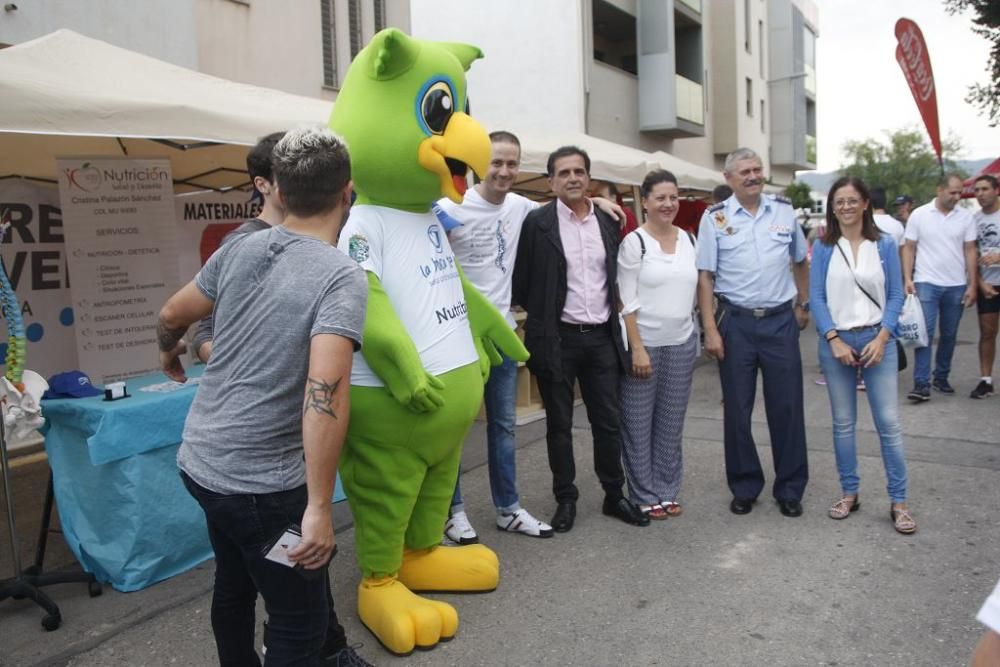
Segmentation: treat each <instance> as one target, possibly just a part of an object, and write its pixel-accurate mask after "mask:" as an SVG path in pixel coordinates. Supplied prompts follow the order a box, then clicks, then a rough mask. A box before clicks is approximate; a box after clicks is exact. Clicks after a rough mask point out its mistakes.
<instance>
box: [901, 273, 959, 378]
mask: <svg viewBox="0 0 1000 667" xmlns="http://www.w3.org/2000/svg"><path fill="white" fill-rule="evenodd" d="M916 288H917V298H918V299H920V306H921V308H923V310H924V320H925V321H926V322H927V347H918V348H917V349H916V352H914V354H913V356H914V362H913V384H914V385H917V386H920V385H926V384H930V381H931V379H930V378H931V345H932V344H933V343H934V329H935V327H936V326H937V325H938V323H939V322H940V327H941V336H940V338H939V339H938V347H937V355H936V356H935V357H934V379H935V380H947V379H948V373H950V372H951V357H952V355H953V354H954V353H955V338H956V337H957V336H958V323H959V321H961V319H962V311H963V310H965V307H964V306H962V295H963V294H965V285H956V286H954V287H940V286H938V285H932V284H931V283H916Z"/></svg>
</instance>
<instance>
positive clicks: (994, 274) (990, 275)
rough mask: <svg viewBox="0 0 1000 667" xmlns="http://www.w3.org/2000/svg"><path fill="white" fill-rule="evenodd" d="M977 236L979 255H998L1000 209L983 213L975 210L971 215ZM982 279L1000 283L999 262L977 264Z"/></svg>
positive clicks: (999, 250)
mask: <svg viewBox="0 0 1000 667" xmlns="http://www.w3.org/2000/svg"><path fill="white" fill-rule="evenodd" d="M973 218H975V220H976V229H977V234H978V238H979V256H980V257H986V256H988V255H992V256H994V257H997V256H1000V211H993V212H992V213H983V212H982V211H976V214H975V215H974V216H973ZM979 273H980V274H981V275H982V277H983V280H984V281H985V282H987V283H989V284H990V285H1000V264H991V265H990V266H983V265H980V266H979Z"/></svg>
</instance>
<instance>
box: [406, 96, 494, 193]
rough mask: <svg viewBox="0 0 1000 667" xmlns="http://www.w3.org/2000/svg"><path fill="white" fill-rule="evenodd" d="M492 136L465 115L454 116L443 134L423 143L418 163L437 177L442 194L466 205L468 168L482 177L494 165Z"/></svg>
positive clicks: (429, 138)
mask: <svg viewBox="0 0 1000 667" xmlns="http://www.w3.org/2000/svg"><path fill="white" fill-rule="evenodd" d="M491 150H492V146H491V145H490V135H488V134H487V133H486V130H484V129H483V126H482V125H480V124H479V123H477V122H476V121H474V120H473V119H472V117H471V116H469V115H467V114H464V113H462V112H456V113H454V114H452V116H451V118H450V119H449V120H448V124H447V125H446V126H445V129H444V133H443V134H433V135H431V136H429V137H427V138H426V139H424V140H423V141H421V142H420V145H419V147H418V148H417V162H418V163H419V164H420V166H421V167H423V168H424V169H426V170H427V171H429V172H431V173H432V174H436V175H437V177H438V179H439V180H440V181H441V194H443V195H444V196H445V197H447V198H448V199H450V200H452V201H453V202H455V203H456V204H461V203H462V197H463V195H464V194H465V190H466V180H465V175H466V172H467V171H468V168H470V167H471V168H472V171H474V172H475V173H476V175H477V176H478V177H479V178H483V177H484V176H485V175H486V170H487V169H488V168H489V165H490V152H491Z"/></svg>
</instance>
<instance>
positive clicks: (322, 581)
mask: <svg viewBox="0 0 1000 667" xmlns="http://www.w3.org/2000/svg"><path fill="white" fill-rule="evenodd" d="M181 479H182V480H183V481H184V486H186V487H187V490H188V492H189V493H190V494H191V495H192V496H194V499H195V500H197V501H198V504H200V505H201V507H202V509H203V510H204V511H205V518H206V519H207V521H208V536H209V539H210V540H211V541H212V549H213V550H214V551H215V593H214V595H213V596H212V631H213V632H214V634H215V645H216V648H217V649H218V651H219V663H220V664H221V665H223V667H228V666H229V665H232V666H233V667H246V666H251V667H252V666H254V665H256V666H259V665H260V659H259V658H258V657H257V652H256V651H255V650H254V630H255V624H256V621H255V619H254V607H255V605H256V602H257V593H260V594H261V596H262V597H263V598H264V606H265V608H266V609H267V616H268V620H267V630H266V632H265V633H264V644H265V646H267V655H266V664H268V665H310V666H311V665H314V664H317V663H318V661H319V659H320V656H321V655H330V654H331V653H333V652H334V651H336V650H338V649H340V648H343V647H344V646H346V645H347V638H346V637H345V635H344V629H343V627H341V625H340V623H339V622H338V621H337V615H336V613H335V612H334V609H333V596H332V595H331V593H330V579H329V574H328V573H327V572H326V571H324V573H323V576H322V577H315V578H313V579H306V578H304V577H302V576H301V575H299V574H298V573H297V572H296V571H295V570H293V569H292V568H290V567H286V566H284V565H281V564H279V563H275V562H272V561H269V560H267V559H265V558H264V551H263V550H264V548H265V547H266V546H267V545H268V544H269V543H271V542H272V541H273V540H274V539H275V538H277V537H278V536H279V535H280V534H281V533H282V532H283V531H284V530H285V528H287V527H288V526H289V525H290V524H296V525H298V524H299V522H300V521H301V520H302V514H303V512H305V509H306V502H307V499H308V496H307V493H306V487H305V486H304V485H303V486H300V487H298V488H295V489H291V490H289V491H282V492H279V493H266V494H259V495H223V494H220V493H215V492H214V491H209V490H208V489H206V488H204V487H202V486H200V485H199V484H197V483H196V482H195V481H194V480H192V479H191V478H190V477H188V476H187V475H185V474H184V473H183V472H182V473H181Z"/></svg>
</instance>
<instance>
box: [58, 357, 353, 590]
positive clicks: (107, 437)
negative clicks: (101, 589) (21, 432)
mask: <svg viewBox="0 0 1000 667" xmlns="http://www.w3.org/2000/svg"><path fill="white" fill-rule="evenodd" d="M203 370H204V366H192V367H191V368H189V369H188V370H187V374H188V377H189V378H192V379H194V378H199V377H200V376H201V373H202V371H203ZM127 384H128V393H129V397H128V398H124V399H120V400H116V401H105V400H104V399H103V398H102V397H100V396H95V397H92V398H72V399H57V400H45V401H43V402H42V415H43V416H44V417H45V418H46V424H45V426H44V427H43V428H42V429H41V430H42V432H43V433H44V434H45V449H46V451H47V452H48V457H49V465H50V466H51V467H52V475H53V482H54V488H55V497H56V501H57V504H58V507H59V519H60V522H61V524H62V530H63V534H64V536H65V538H66V543H67V544H68V545H69V547H70V549H71V550H72V551H73V553H74V554H75V555H76V557H77V560H79V561H80V564H81V565H82V566H83V568H84V569H85V570H86V571H87V572H92V573H93V574H94V575H95V576H96V577H97V578H98V579H99V580H101V581H102V582H108V583H110V584H111V585H112V586H114V588H115V589H117V590H119V591H123V592H124V591H135V590H139V589H142V588H145V587H147V586H151V585H152V584H155V583H156V582H158V581H163V580H164V579H167V578H169V577H172V576H174V575H176V574H180V573H181V572H184V571H186V570H189V569H191V568H192V567H194V566H195V565H197V564H198V563H201V562H202V561H204V560H206V559H208V558H211V557H212V546H211V544H210V543H209V541H208V530H207V529H206V527H205V515H204V513H203V512H202V510H201V507H200V506H199V505H198V503H197V502H196V501H195V500H194V499H193V498H192V497H191V496H190V495H189V494H188V492H187V490H186V489H185V488H184V485H183V483H182V482H181V479H180V476H179V475H178V470H177V461H176V457H177V449H178V447H180V442H181V434H182V433H183V430H184V420H185V419H186V418H187V413H188V410H189V409H190V407H191V402H192V401H193V400H194V396H195V386H196V385H195V382H192V381H191V380H189V381H188V383H187V384H185V385H179V384H177V383H172V382H170V380H168V379H167V377H166V376H165V375H163V374H162V373H154V374H152V375H147V376H143V377H138V378H132V379H131V380H129V381H128V383H127ZM143 388H146V389H147V390H146V391H144V390H143ZM149 388H154V389H160V390H161V391H148V389H149ZM164 389H167V390H169V391H162V390H164ZM343 497H344V496H343V492H342V491H341V490H340V486H339V480H338V486H337V491H336V495H335V498H334V500H341V499H343Z"/></svg>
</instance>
